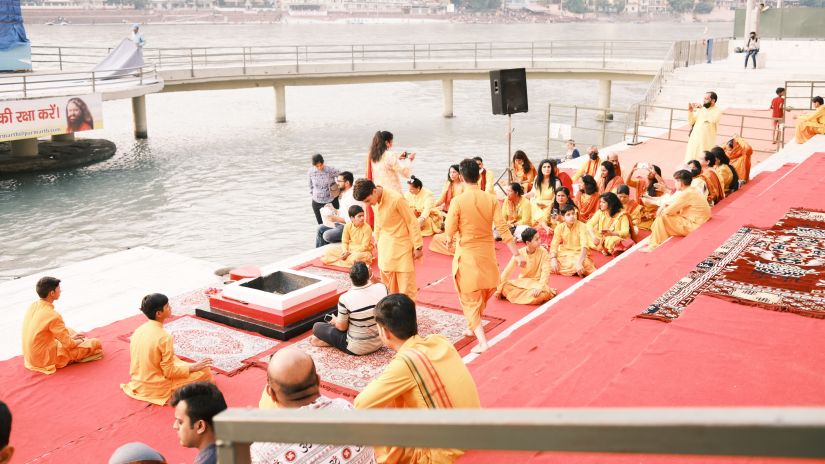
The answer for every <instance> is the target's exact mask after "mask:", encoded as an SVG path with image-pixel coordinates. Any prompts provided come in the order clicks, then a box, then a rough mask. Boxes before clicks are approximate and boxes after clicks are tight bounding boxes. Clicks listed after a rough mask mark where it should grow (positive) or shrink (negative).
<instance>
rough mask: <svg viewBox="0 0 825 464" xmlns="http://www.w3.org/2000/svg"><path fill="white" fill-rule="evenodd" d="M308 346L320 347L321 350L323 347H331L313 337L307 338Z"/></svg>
mask: <svg viewBox="0 0 825 464" xmlns="http://www.w3.org/2000/svg"><path fill="white" fill-rule="evenodd" d="M309 344H310V345H312V346H317V347H321V348H323V347H325V346H332V345H330V344H329V343H327V342H325V341H323V340H321V339H320V338H318V337H316V336H315V335H312V336H310V337H309Z"/></svg>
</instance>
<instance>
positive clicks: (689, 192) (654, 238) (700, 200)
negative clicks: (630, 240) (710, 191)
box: [648, 170, 711, 251]
mask: <svg viewBox="0 0 825 464" xmlns="http://www.w3.org/2000/svg"><path fill="white" fill-rule="evenodd" d="M673 179H674V180H675V181H676V193H675V194H674V195H673V199H672V200H671V202H670V204H668V205H667V206H665V207H664V208H660V209H659V213H658V214H657V216H656V220H655V221H653V226H652V227H651V228H650V230H651V232H652V233H651V234H650V242H649V243H648V245H649V248H648V251H649V250H651V249H653V248H656V247H657V246H659V245H661V244H662V243H663V242H664V241H665V240H667V239H668V238H670V237H672V236H681V237H684V236H686V235H688V234H689V233H691V232H693V231H694V230H696V229H698V228H699V226H701V225H702V224H704V223H706V222H708V220H709V219H710V215H711V213H710V206H709V205H708V202H707V199H706V198H705V196H704V195H702V194H701V193H700V192H699V191H698V190H696V189H693V188H690V182H691V181H692V180H693V175H692V174H691V173H690V171H685V170H680V171H676V172H675V173H674V174H673Z"/></svg>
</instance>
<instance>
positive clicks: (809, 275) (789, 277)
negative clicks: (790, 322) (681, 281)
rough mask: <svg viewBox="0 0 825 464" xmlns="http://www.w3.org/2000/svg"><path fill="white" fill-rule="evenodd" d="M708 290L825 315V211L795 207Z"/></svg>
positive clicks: (773, 306) (724, 296)
mask: <svg viewBox="0 0 825 464" xmlns="http://www.w3.org/2000/svg"><path fill="white" fill-rule="evenodd" d="M703 293H705V294H706V295H709V296H712V297H716V298H722V299H725V300H729V301H734V302H737V303H741V304H745V305H749V306H756V307H759V308H764V309H769V310H773V311H785V312H791V313H796V314H799V315H802V316H808V317H814V318H818V319H825V213H820V212H815V211H805V210H798V209H793V210H791V211H790V212H789V213H788V214H786V215H785V217H784V218H783V219H782V220H781V221H780V222H778V223H777V224H776V225H775V226H773V227H772V228H771V229H769V230H767V231H764V232H763V233H762V234H761V236H760V237H759V238H758V239H757V240H756V241H754V242H753V243H752V244H751V245H750V246H749V247H748V248H746V249H745V250H744V251H743V252H742V253H741V254H739V256H738V257H737V258H736V260H734V261H732V262H731V263H730V264H729V265H728V266H726V267H725V269H724V270H722V272H720V273H719V274H718V276H717V278H715V279H714V280H713V281H711V282H710V283H709V285H708V287H707V288H706V289H705V290H704V292H703Z"/></svg>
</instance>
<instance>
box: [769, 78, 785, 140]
mask: <svg viewBox="0 0 825 464" xmlns="http://www.w3.org/2000/svg"><path fill="white" fill-rule="evenodd" d="M784 114H785V88H784V87H777V88H776V98H774V99H773V100H771V117H772V118H773V143H774V144H776V143H779V124H780V123H781V122H782V119H783V115H784Z"/></svg>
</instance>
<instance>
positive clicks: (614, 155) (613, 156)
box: [607, 153, 619, 162]
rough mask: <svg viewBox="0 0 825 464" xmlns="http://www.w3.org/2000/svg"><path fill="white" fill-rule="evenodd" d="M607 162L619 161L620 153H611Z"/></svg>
mask: <svg viewBox="0 0 825 464" xmlns="http://www.w3.org/2000/svg"><path fill="white" fill-rule="evenodd" d="M607 161H610V162H613V161H619V154H618V153H610V154H609V155H607Z"/></svg>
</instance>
